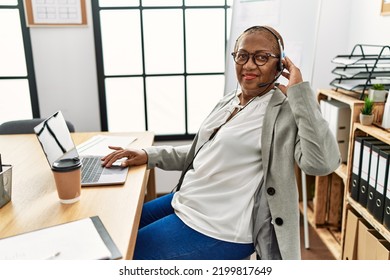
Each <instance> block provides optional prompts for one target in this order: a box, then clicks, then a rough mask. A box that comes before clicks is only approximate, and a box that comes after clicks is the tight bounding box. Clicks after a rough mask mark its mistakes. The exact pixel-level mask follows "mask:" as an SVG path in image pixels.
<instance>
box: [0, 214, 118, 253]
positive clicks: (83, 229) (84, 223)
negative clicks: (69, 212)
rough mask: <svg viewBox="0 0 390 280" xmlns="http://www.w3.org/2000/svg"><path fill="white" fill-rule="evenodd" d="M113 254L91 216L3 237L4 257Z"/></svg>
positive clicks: (1, 248)
mask: <svg viewBox="0 0 390 280" xmlns="http://www.w3.org/2000/svg"><path fill="white" fill-rule="evenodd" d="M110 257H111V253H110V251H109V249H108V248H107V246H106V245H105V243H104V242H103V240H102V238H101V237H100V234H99V233H98V231H97V229H96V227H95V225H94V224H93V222H92V220H91V219H90V218H86V219H82V220H78V221H75V222H70V223H65V224H61V225H58V226H53V227H49V228H44V229H41V230H37V231H32V232H28V233H24V234H20V235H16V236H12V237H8V238H4V239H0V260H44V259H55V260H96V259H109V258H110Z"/></svg>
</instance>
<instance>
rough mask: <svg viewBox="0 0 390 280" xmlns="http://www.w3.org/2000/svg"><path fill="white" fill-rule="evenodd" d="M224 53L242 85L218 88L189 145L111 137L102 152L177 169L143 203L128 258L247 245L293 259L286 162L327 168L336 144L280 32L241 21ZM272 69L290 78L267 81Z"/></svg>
mask: <svg viewBox="0 0 390 280" xmlns="http://www.w3.org/2000/svg"><path fill="white" fill-rule="evenodd" d="M232 55H233V59H234V61H235V63H236V66H235V68H236V76H237V80H238V83H239V84H240V89H238V90H236V91H234V92H232V93H231V94H228V95H227V96H225V97H224V98H222V100H221V101H220V102H219V103H218V104H217V105H216V107H215V108H214V110H213V111H212V112H211V114H210V115H209V116H208V117H207V118H206V119H205V121H204V122H203V124H202V125H201V127H200V130H199V132H198V134H197V135H196V137H195V139H194V141H193V143H192V145H189V146H180V147H169V146H160V147H150V148H146V149H144V150H124V149H121V148H118V147H111V148H112V149H114V150H115V151H114V152H112V153H111V154H110V155H108V156H106V157H104V158H103V159H102V161H103V165H105V166H107V167H110V166H111V164H112V163H113V162H115V161H116V160H118V159H120V158H123V157H127V161H125V162H124V163H123V164H124V165H140V164H145V163H147V165H148V168H154V167H160V168H162V169H165V170H181V171H182V176H181V178H180V181H179V183H178V185H177V187H176V191H175V192H174V193H171V194H168V195H166V196H163V197H160V198H158V199H155V200H153V201H151V202H148V203H146V204H145V205H144V207H143V211H142V216H141V222H140V227H139V232H138V237H137V243H136V248H135V252H134V258H135V259H244V258H246V257H248V256H249V255H251V254H252V253H253V252H254V251H256V253H257V256H258V258H260V259H300V243H299V242H300V241H299V207H298V192H297V186H296V179H295V174H294V164H295V162H296V163H297V164H298V166H299V167H300V168H301V169H302V170H303V171H304V172H305V173H306V174H310V175H325V174H329V173H331V172H332V171H334V170H335V169H336V168H337V167H338V165H339V163H340V156H339V150H338V146H337V143H336V141H335V139H334V137H333V135H332V134H331V132H330V131H329V128H328V125H327V123H326V122H325V121H324V120H323V118H322V117H321V113H320V111H319V107H318V104H317V102H316V100H315V99H314V96H313V94H312V91H311V89H310V87H309V84H308V83H307V82H303V80H302V76H301V73H300V70H299V69H298V68H297V67H296V66H295V65H294V64H293V63H292V61H291V60H290V59H289V58H288V57H285V58H282V56H283V39H282V38H281V36H280V34H279V33H278V32H276V31H275V30H274V29H273V28H271V27H267V26H254V27H251V28H249V29H247V30H245V31H244V32H243V34H241V35H240V36H239V38H238V39H237V41H236V45H235V48H234V52H233V53H232ZM283 68H284V69H285V70H283ZM280 75H283V76H284V77H285V78H286V79H287V80H288V84H287V85H278V87H275V81H276V80H277V78H278V77H279V76H280ZM286 95H287V96H288V97H287V96H286Z"/></svg>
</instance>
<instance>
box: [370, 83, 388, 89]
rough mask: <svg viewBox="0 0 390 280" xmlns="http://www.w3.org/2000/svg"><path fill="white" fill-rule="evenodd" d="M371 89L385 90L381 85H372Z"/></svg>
mask: <svg viewBox="0 0 390 280" xmlns="http://www.w3.org/2000/svg"><path fill="white" fill-rule="evenodd" d="M372 89H375V90H384V89H385V86H384V85H383V84H373V85H372Z"/></svg>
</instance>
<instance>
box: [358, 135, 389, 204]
mask: <svg viewBox="0 0 390 280" xmlns="http://www.w3.org/2000/svg"><path fill="white" fill-rule="evenodd" d="M375 144H377V145H380V144H383V142H382V141H380V140H377V139H375V138H374V139H372V140H371V139H370V140H369V139H364V140H363V151H362V159H361V165H360V169H361V171H360V181H359V195H358V201H359V203H360V204H361V205H362V206H363V207H366V205H367V197H368V174H370V163H371V148H372V145H375Z"/></svg>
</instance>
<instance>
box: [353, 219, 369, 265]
mask: <svg viewBox="0 0 390 280" xmlns="http://www.w3.org/2000/svg"><path fill="white" fill-rule="evenodd" d="M370 229H372V227H371V226H370V225H369V224H368V223H367V221H365V220H364V219H360V220H359V222H358V236H357V255H356V259H358V260H366V259H367V257H369V255H368V256H367V250H371V249H372V248H369V247H368V246H367V236H368V230H370Z"/></svg>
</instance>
